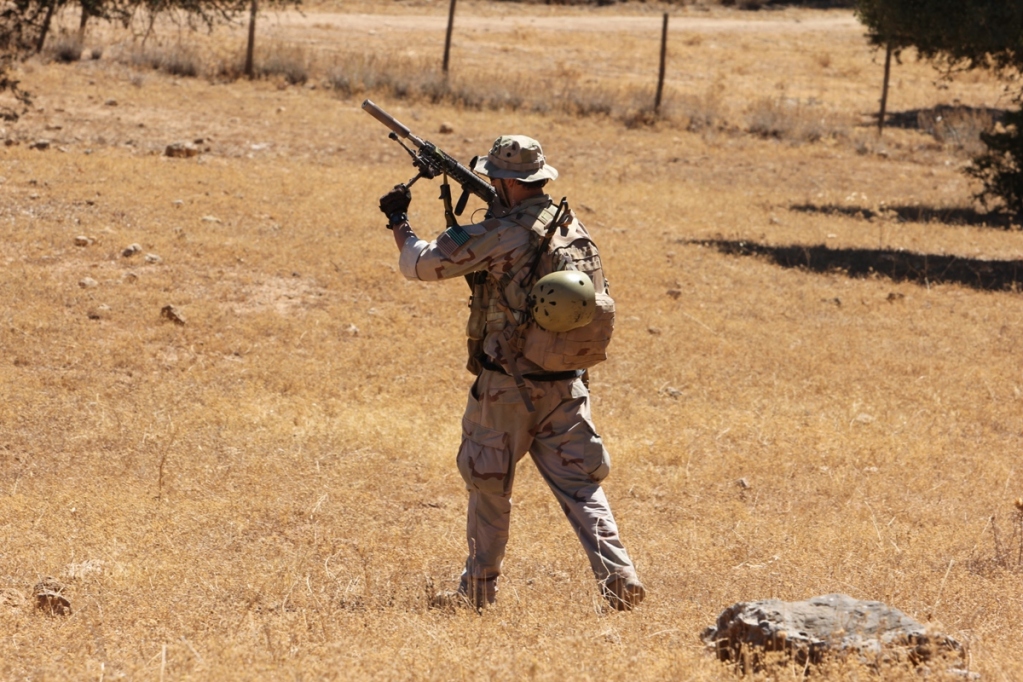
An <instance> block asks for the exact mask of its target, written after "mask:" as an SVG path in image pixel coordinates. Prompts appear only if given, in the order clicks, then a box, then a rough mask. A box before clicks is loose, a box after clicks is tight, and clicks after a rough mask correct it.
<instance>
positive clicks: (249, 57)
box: [245, 0, 259, 79]
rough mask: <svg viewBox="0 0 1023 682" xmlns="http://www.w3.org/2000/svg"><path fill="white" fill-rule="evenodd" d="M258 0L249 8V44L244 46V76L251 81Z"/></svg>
mask: <svg viewBox="0 0 1023 682" xmlns="http://www.w3.org/2000/svg"><path fill="white" fill-rule="evenodd" d="M258 3H259V0H252V6H251V7H250V8H249V42H248V44H247V45H246V46H245V75H246V77H248V78H249V79H251V78H252V77H253V76H254V75H255V69H254V68H253V53H254V52H255V51H256V14H257V13H258V12H259V4H258Z"/></svg>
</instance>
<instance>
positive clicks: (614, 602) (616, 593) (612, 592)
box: [600, 575, 646, 611]
mask: <svg viewBox="0 0 1023 682" xmlns="http://www.w3.org/2000/svg"><path fill="white" fill-rule="evenodd" d="M600 591H601V594H603V595H604V599H606V600H607V603H608V604H610V605H611V606H612V607H613V608H614V609H617V610H618V611H631V610H632V609H633V608H634V607H635V606H636V605H637V604H639V603H640V602H641V601H643V599H645V598H646V588H645V587H643V583H641V582H639V578H625V577H623V576H620V575H613V576H611V577H610V578H608V579H607V580H605V581H604V582H602V583H601V584H600Z"/></svg>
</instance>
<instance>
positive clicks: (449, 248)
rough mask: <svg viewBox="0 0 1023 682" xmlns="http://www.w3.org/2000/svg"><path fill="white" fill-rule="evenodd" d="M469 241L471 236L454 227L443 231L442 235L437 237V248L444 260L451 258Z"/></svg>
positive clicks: (458, 227)
mask: <svg viewBox="0 0 1023 682" xmlns="http://www.w3.org/2000/svg"><path fill="white" fill-rule="evenodd" d="M470 239H472V235H470V234H469V233H468V232H466V231H465V230H463V229H462V228H461V227H460V226H457V225H456V226H455V227H449V228H448V229H446V230H444V233H443V234H441V236H439V237H437V248H438V249H439V250H440V252H441V253H443V254H444V256H445V257H446V258H451V257H452V256H454V255H455V254H456V253H458V249H460V248H462V245H464V244H465V243H466V242H467V241H469V240H470Z"/></svg>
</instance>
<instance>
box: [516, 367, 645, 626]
mask: <svg viewBox="0 0 1023 682" xmlns="http://www.w3.org/2000/svg"><path fill="white" fill-rule="evenodd" d="M530 452H531V453H532V455H533V460H534V461H535V462H536V466H537V469H539V471H540V474H541V475H542V476H543V478H544V480H545V481H547V484H548V486H550V488H551V490H552V491H553V492H554V495H555V496H556V497H557V499H558V501H559V503H560V504H561V508H562V510H563V511H564V512H565V516H567V517H568V520H569V523H571V525H572V528H573V530H575V533H576V535H577V536H578V537H579V541H580V542H581V543H582V546H583V549H584V550H585V551H586V556H587V558H588V559H589V561H590V567H591V568H592V569H593V574H594V576H596V578H597V580H598V581H599V582H600V583H601V585H602V587H603V588H604V591H605V596H607V597H608V599H609V601H611V603H612V605H614V606H616V607H617V608H629V607H631V606H632V605H633V604H634V603H638V602H639V601H641V600H642V598H643V595H644V594H645V592H642V585H641V584H640V583H639V581H638V579H637V577H636V569H635V567H634V566H633V563H632V560H631V559H630V558H629V554H628V552H627V551H626V549H625V546H624V545H623V543H622V540H621V537H620V536H619V534H618V525H617V523H615V519H614V515H613V514H612V513H611V507H610V505H609V504H608V501H607V496H606V495H605V494H604V490H603V489H602V488H601V487H600V482H601V481H602V480H603V479H604V478H605V477H606V476H607V474H608V472H609V470H610V457H609V455H608V453H607V450H606V449H605V448H604V444H603V442H602V441H601V439H600V436H599V435H597V432H596V429H595V428H594V426H593V422H592V420H591V418H590V407H589V394H588V393H587V392H586V391H585V388H584V387H583V386H582V384H581V382H579V385H578V386H577V387H573V390H572V397H569V398H567V399H566V400H564V401H563V402H562V403H561V404H560V405H559V406H558V407H557V409H555V410H554V411H553V412H552V413H551V414H550V416H549V417H547V419H546V420H545V421H544V422H543V423H542V424H541V425H540V427H539V428H538V430H537V433H536V435H535V438H534V440H533V444H532V447H531V448H530ZM626 586H628V587H626ZM609 590H610V592H611V593H615V592H617V591H622V590H629V591H630V594H629V595H628V600H629V601H627V602H624V603H623V602H622V601H620V600H618V601H616V599H615V595H614V594H609V592H608V591H609Z"/></svg>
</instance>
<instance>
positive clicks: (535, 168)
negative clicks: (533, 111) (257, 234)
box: [380, 135, 646, 610]
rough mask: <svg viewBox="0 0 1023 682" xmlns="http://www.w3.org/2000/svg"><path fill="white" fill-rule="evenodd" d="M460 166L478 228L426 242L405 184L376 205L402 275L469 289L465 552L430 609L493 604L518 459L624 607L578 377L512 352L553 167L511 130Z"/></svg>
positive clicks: (622, 560) (614, 531)
mask: <svg viewBox="0 0 1023 682" xmlns="http://www.w3.org/2000/svg"><path fill="white" fill-rule="evenodd" d="M472 165H473V168H472V170H474V171H475V172H476V173H478V174H480V175H482V176H485V177H487V178H489V180H490V183H491V185H493V187H494V188H495V190H496V191H497V195H498V197H499V199H500V204H501V205H500V206H497V205H491V206H490V211H489V212H488V213H487V217H486V219H485V220H483V222H481V223H477V224H472V225H465V226H460V227H458V226H456V227H450V228H448V229H447V230H446V231H445V232H444V233H442V234H441V235H440V236H439V237H438V238H437V239H436V240H434V241H432V242H426V241H424V240H422V239H420V238H419V237H417V236H416V234H415V232H413V230H412V228H411V227H410V226H409V223H408V217H407V213H406V212H407V210H408V206H409V203H410V202H411V198H412V197H411V193H410V192H409V190H408V188H407V187H406V186H404V185H398V186H396V187H395V188H394V189H393V190H391V191H390V192H388V193H387V194H385V195H384V196H383V197H381V199H380V210H381V211H383V213H384V215H386V216H387V218H388V221H389V222H388V228H389V229H391V230H393V233H394V240H395V243H396V244H397V246H398V249H399V250H400V251H401V256H400V259H399V266H400V269H401V272H402V274H403V275H404V276H405V277H407V278H409V279H418V280H424V281H433V280H442V279H449V278H452V277H462V276H467V279H469V281H470V284H472V285H474V286H473V299H472V303H471V312H470V319H469V325H468V327H469V328H468V329H467V333H468V336H469V351H470V359H469V369H470V370H471V371H473V372H474V373H476V374H477V378H476V381H475V383H474V384H473V385H472V388H471V390H470V391H469V398H468V404H467V406H466V409H465V415H464V417H463V418H462V443H461V446H460V448H459V450H458V458H457V462H458V469H459V472H460V473H461V475H462V478H463V479H464V480H465V483H466V487H467V488H468V490H469V509H468V515H467V516H468V519H467V527H466V535H467V540H468V545H469V554H468V558H467V559H466V561H465V570H464V572H463V573H462V578H461V582H460V585H459V587H458V590H457V592H442V593H439V594H438V595H436V596H435V597H434V599H433V605H434V606H443V605H448V604H465V605H469V606H473V607H475V608H476V609H482V608H483V607H484V606H485V605H486V604H492V603H494V600H495V598H496V596H497V579H498V577H499V576H500V575H501V562H502V560H503V558H504V551H505V546H506V545H507V542H508V526H509V519H510V513H511V491H512V483H513V479H514V475H515V465H516V464H517V462H518V461H519V460H520V459H521V458H522V457H524V456H525V454H526V453H527V452H528V453H529V454H530V455H531V456H532V458H533V462H534V463H535V464H536V467H537V469H538V470H539V471H540V475H541V476H543V478H544V480H545V481H546V482H547V485H548V486H550V488H551V490H552V491H553V493H554V495H555V497H556V498H557V499H558V502H559V503H560V504H561V507H562V509H563V510H564V512H565V515H566V516H567V517H568V520H569V522H570V523H571V525H572V528H573V529H574V530H575V533H576V535H577V536H578V537H579V540H580V542H581V543H582V545H583V549H584V550H585V551H586V555H587V558H588V559H589V561H590V566H591V568H592V569H593V573H594V575H595V576H596V578H597V581H598V584H599V587H600V590H601V593H602V595H603V596H604V598H606V599H607V601H608V602H609V603H610V605H611V606H612V607H614V608H616V609H618V610H630V609H632V608H633V607H634V606H636V605H637V604H639V603H640V602H641V601H642V600H643V598H644V597H645V596H646V590H645V589H644V587H643V584H642V583H641V582H640V581H639V579H638V578H637V576H636V569H635V567H634V566H633V564H632V561H631V560H630V559H629V555H628V553H627V552H626V551H625V547H624V546H623V544H622V541H621V539H620V538H619V536H618V527H617V524H616V523H615V520H614V517H613V516H612V514H611V509H610V507H609V505H608V501H607V497H606V496H605V495H604V491H603V489H602V488H601V487H600V482H601V481H602V480H603V479H604V478H605V477H606V476H607V474H608V472H609V466H610V458H609V455H608V453H607V450H606V449H605V448H604V444H603V442H602V441H601V439H600V436H599V435H598V434H597V431H596V428H595V427H594V425H593V421H592V419H591V417H590V396H589V390H588V388H587V386H586V384H585V382H584V378H583V372H582V371H581V370H577V371H560V372H550V371H544V369H543V368H542V367H540V366H538V365H537V364H535V363H534V362H532V361H530V360H529V359H527V358H526V357H524V356H523V355H522V352H521V343H517V342H516V337H515V330H516V329H519V328H521V323H522V322H523V320H524V318H525V317H526V316H528V314H529V312H528V310H527V307H528V303H527V296H526V294H527V293H528V292H524V291H523V290H522V287H521V285H522V282H523V281H524V279H525V271H527V270H529V269H530V267H531V266H532V265H533V264H534V262H535V261H536V260H537V258H538V257H539V256H540V255H542V254H540V253H539V245H540V243H541V240H540V239H539V238H538V235H541V236H542V235H543V234H544V233H545V232H546V228H547V226H548V224H549V223H551V221H552V220H553V219H554V217H555V213H556V211H555V206H554V205H553V202H552V200H551V198H550V196H548V195H547V194H546V193H545V192H544V186H545V185H546V183H547V182H548V181H552V180H555V179H556V178H557V177H558V172H557V170H555V169H554V168H553V167H552V166H550V165H549V164H547V163H546V160H545V158H544V155H543V151H542V149H541V148H540V144H539V143H538V142H537V141H536V140H533V139H531V138H529V137H525V136H521V135H505V136H502V137H500V138H498V139H497V140H496V141H495V142H494V145H493V147H492V148H491V150H490V153H489V154H488V155H487V156H486V157H485V158H479V159H476V160H474V162H473V164H472ZM569 218H570V220H569V221H567V222H566V223H564V224H566V225H567V227H566V228H565V230H566V231H574V233H575V234H577V235H581V236H582V237H584V240H583V241H584V242H585V243H587V244H592V241H591V240H590V239H589V235H588V234H587V233H586V231H585V228H584V227H583V226H582V224H581V223H579V222H578V221H577V220H575V218H574V217H572V216H569ZM559 224H561V221H560V220H559ZM580 257H581V258H586V261H585V262H586V263H587V264H588V266H589V267H588V268H582V270H583V271H584V272H586V274H587V275H589V277H590V279H592V281H593V285H594V286H595V287H596V290H597V291H601V292H606V282H605V280H604V276H603V271H602V269H601V267H600V261H599V257H597V254H596V249H595V247H593V248H592V249H591V250H590V251H585V249H584V250H583V251H582V252H581V256H580ZM573 269H574V268H573Z"/></svg>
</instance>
